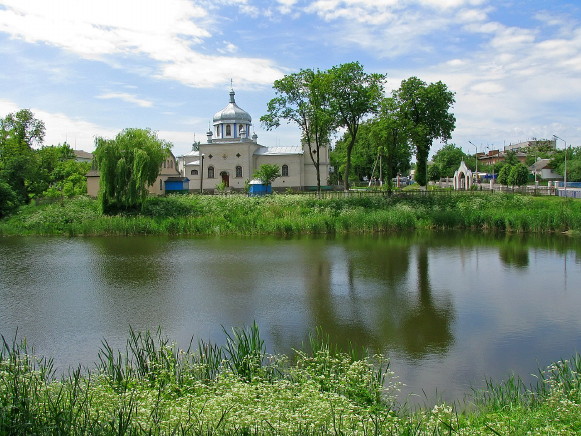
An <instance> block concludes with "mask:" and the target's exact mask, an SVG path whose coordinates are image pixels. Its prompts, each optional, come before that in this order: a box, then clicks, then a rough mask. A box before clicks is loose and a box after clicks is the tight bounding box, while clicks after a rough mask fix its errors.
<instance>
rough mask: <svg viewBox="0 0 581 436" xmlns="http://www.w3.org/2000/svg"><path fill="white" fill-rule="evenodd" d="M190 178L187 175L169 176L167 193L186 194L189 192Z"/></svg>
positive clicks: (166, 184)
mask: <svg viewBox="0 0 581 436" xmlns="http://www.w3.org/2000/svg"><path fill="white" fill-rule="evenodd" d="M189 184H190V179H188V178H187V177H168V178H167V179H166V181H165V193H166V194H185V193H187V192H188V189H189Z"/></svg>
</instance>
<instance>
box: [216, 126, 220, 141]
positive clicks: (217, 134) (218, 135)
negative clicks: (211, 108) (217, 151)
mask: <svg viewBox="0 0 581 436" xmlns="http://www.w3.org/2000/svg"><path fill="white" fill-rule="evenodd" d="M216 137H217V138H219V137H220V126H216Z"/></svg>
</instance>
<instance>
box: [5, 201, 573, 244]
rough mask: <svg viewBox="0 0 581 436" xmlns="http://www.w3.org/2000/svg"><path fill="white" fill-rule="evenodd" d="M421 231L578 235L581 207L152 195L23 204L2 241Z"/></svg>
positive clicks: (561, 203) (552, 203) (531, 203)
mask: <svg viewBox="0 0 581 436" xmlns="http://www.w3.org/2000/svg"><path fill="white" fill-rule="evenodd" d="M418 229H419V230H422V229H453V230H464V229H469V230H479V231H501V232H510V233H551V232H581V202H580V201H577V200H575V199H567V198H559V197H526V196H522V195H518V194H486V195H484V194H470V195H467V194H454V193H452V194H446V195H435V194H431V195H424V196H400V197H395V196H394V197H386V196H379V195H378V196H355V197H349V196H348V197H337V198H335V197H333V198H321V199H319V198H316V197H314V196H310V195H273V196H269V197H262V198H249V197H245V196H242V195H230V196H199V195H182V196H169V197H151V198H149V199H148V201H147V202H146V203H145V205H144V207H143V210H142V211H141V212H140V213H138V214H136V213H134V214H125V215H115V216H107V215H102V214H101V213H100V212H99V208H98V205H97V202H96V201H95V200H91V199H89V198H76V199H70V200H65V201H63V202H62V203H54V204H45V205H40V206H34V205H29V206H25V207H23V208H21V209H20V211H19V212H18V213H17V214H15V215H13V216H11V217H7V218H4V219H2V220H0V235H32V234H37V235H69V236H75V235H88V236H91V235H233V234H236V235H263V234H275V235H276V234H279V235H294V234H322V233H331V234H333V233H377V232H393V231H405V230H418Z"/></svg>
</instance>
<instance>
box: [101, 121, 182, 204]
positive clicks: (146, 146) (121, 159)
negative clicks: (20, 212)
mask: <svg viewBox="0 0 581 436" xmlns="http://www.w3.org/2000/svg"><path fill="white" fill-rule="evenodd" d="M95 145H96V149H95V152H94V154H93V155H94V157H95V161H96V163H97V166H98V168H99V173H100V184H101V190H100V193H99V194H100V199H101V206H102V208H103V211H104V212H106V213H111V212H117V211H120V210H131V209H136V208H138V207H140V206H141V205H142V204H143V201H144V200H145V198H146V197H147V195H148V190H147V188H148V187H149V186H151V185H152V184H153V183H154V182H155V180H156V179H157V176H158V174H159V169H160V166H161V164H162V163H163V161H164V160H165V159H166V158H167V156H168V153H169V151H170V149H171V147H172V144H171V143H169V142H167V141H164V140H161V139H158V137H157V134H156V133H155V132H152V131H151V130H150V129H125V130H123V131H121V132H120V133H119V134H118V135H117V136H116V137H115V139H104V138H101V137H98V138H96V139H95Z"/></svg>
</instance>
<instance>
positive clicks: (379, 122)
mask: <svg viewBox="0 0 581 436" xmlns="http://www.w3.org/2000/svg"><path fill="white" fill-rule="evenodd" d="M408 124H409V123H408V122H407V120H405V119H403V118H402V117H400V116H399V113H398V110H397V106H396V102H395V100H394V99H393V98H385V99H384V100H383V101H382V103H381V108H380V112H379V116H378V117H377V118H376V119H375V120H374V122H373V124H372V131H371V138H372V141H373V142H374V143H375V145H376V147H377V154H378V156H379V157H381V159H380V161H381V162H382V164H383V165H385V173H386V175H387V190H388V192H389V193H390V194H391V191H392V188H393V182H392V179H393V178H394V177H395V176H397V174H399V173H402V172H405V171H407V170H408V169H409V167H410V159H411V153H410V148H409V145H408Z"/></svg>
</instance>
